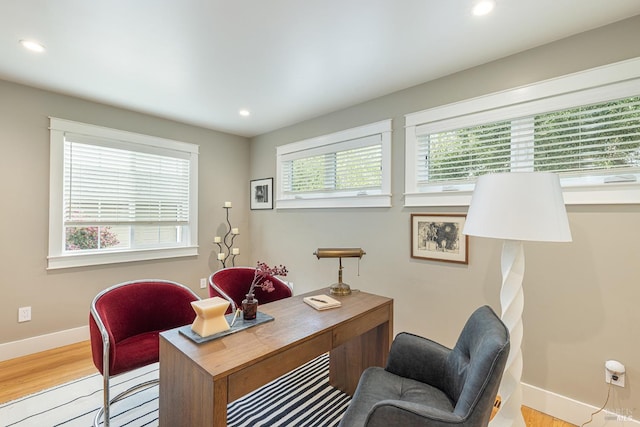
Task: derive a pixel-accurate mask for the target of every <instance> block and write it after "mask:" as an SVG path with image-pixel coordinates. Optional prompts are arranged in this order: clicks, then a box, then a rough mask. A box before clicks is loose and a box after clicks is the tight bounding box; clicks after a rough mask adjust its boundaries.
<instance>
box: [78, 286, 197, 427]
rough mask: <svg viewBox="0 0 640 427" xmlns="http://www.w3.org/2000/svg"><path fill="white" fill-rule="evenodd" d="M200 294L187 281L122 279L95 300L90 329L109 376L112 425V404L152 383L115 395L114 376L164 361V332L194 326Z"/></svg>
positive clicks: (106, 394) (96, 358)
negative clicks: (194, 303)
mask: <svg viewBox="0 0 640 427" xmlns="http://www.w3.org/2000/svg"><path fill="white" fill-rule="evenodd" d="M199 299H200V298H199V297H198V296H197V295H196V294H195V293H194V292H193V291H191V289H189V288H187V287H186V286H184V285H181V284H179V283H175V282H169V281H166V280H156V279H152V280H138V281H133V282H126V283H121V284H118V285H115V286H112V287H110V288H108V289H105V290H104V291H102V292H100V293H99V294H98V295H97V296H96V297H95V298H94V300H93V302H92V304H91V312H90V315H89V332H90V337H91V353H92V356H93V363H94V364H95V366H96V368H98V370H99V371H100V373H101V374H102V376H103V386H104V407H103V408H102V409H100V411H98V413H97V414H96V416H95V419H94V426H97V425H98V423H99V421H100V416H101V415H102V413H103V412H104V426H105V427H108V426H109V406H110V404H111V403H114V402H116V401H118V400H120V399H122V398H123V397H124V396H126V395H127V394H129V393H131V392H132V391H134V390H137V389H140V388H143V387H147V386H149V385H151V384H154V383H156V382H157V380H155V381H149V382H145V383H142V384H139V385H137V386H135V387H134V388H132V389H129V390H126V391H124V392H123V393H120V394H119V395H118V396H116V397H115V398H113V399H110V398H109V379H110V377H112V376H115V375H118V374H121V373H124V372H128V371H131V370H134V369H137V368H141V367H143V366H146V365H149V364H152V363H155V362H158V360H159V337H158V335H159V333H160V332H162V331H165V330H168V329H172V328H176V327H179V326H184V325H187V324H190V323H192V322H193V320H194V319H195V312H194V310H193V308H192V307H191V302H192V301H197V300H199Z"/></svg>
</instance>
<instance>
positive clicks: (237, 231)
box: [231, 228, 240, 234]
mask: <svg viewBox="0 0 640 427" xmlns="http://www.w3.org/2000/svg"><path fill="white" fill-rule="evenodd" d="M231 234H240V230H238V229H237V228H232V229H231Z"/></svg>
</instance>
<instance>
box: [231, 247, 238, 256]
mask: <svg viewBox="0 0 640 427" xmlns="http://www.w3.org/2000/svg"><path fill="white" fill-rule="evenodd" d="M231 253H232V254H233V255H240V248H233V249H231Z"/></svg>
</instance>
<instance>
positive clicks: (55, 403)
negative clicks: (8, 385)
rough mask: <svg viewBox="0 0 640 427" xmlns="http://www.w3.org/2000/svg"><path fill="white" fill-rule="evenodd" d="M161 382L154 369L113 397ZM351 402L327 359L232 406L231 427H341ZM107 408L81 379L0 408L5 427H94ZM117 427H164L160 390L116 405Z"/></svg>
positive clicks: (98, 387)
mask: <svg viewBox="0 0 640 427" xmlns="http://www.w3.org/2000/svg"><path fill="white" fill-rule="evenodd" d="M153 378H158V365H157V364H154V365H150V366H148V367H145V368H141V369H138V370H136V371H133V372H130V373H127V374H122V375H120V376H117V377H115V378H113V379H112V396H115V395H116V394H117V393H119V392H120V391H121V390H125V389H127V388H129V387H131V385H133V384H136V383H141V382H143V381H146V380H149V379H153ZM349 401H350V399H349V396H348V395H346V394H344V393H342V392H341V391H339V390H337V389H334V388H333V387H331V386H330V385H329V356H328V354H324V355H322V356H319V357H317V358H316V359H314V360H312V361H310V362H308V363H307V364H305V365H303V366H301V367H299V368H298V369H296V370H294V371H291V372H289V373H288V374H286V375H284V376H282V377H280V378H278V379H276V380H274V381H272V382H270V383H269V384H266V385H265V386H263V387H261V388H259V389H258V390H256V391H254V392H252V393H250V394H248V395H246V396H244V397H242V398H241V399H238V400H236V401H234V402H231V403H230V404H229V406H228V411H227V412H228V415H227V422H228V425H229V426H234V427H241V426H304V427H313V426H317V427H329V426H336V425H337V424H338V423H339V422H340V418H342V415H343V414H344V411H345V410H346V408H347V405H348V404H349ZM101 403H102V377H101V376H100V375H99V374H96V375H91V376H88V377H84V378H81V379H79V380H77V381H72V382H69V383H66V384H63V385H60V386H58V387H54V388H51V389H48V390H44V391H42V392H39V393H36V394H33V395H31V396H27V397H24V398H22V399H17V400H14V401H12V402H8V403H5V404H2V405H0V427H54V426H64V427H89V426H91V423H92V422H93V417H94V416H95V413H96V411H98V409H99V407H100V406H101ZM111 412H112V414H111V425H112V426H114V427H115V426H127V427H143V426H157V425H158V386H157V385H155V386H153V387H151V388H148V389H146V390H142V391H139V392H137V393H135V394H132V395H130V396H128V397H127V398H125V399H124V400H123V401H120V402H118V403H116V404H114V405H113V406H112V408H111Z"/></svg>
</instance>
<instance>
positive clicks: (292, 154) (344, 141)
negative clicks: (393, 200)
mask: <svg viewBox="0 0 640 427" xmlns="http://www.w3.org/2000/svg"><path fill="white" fill-rule="evenodd" d="M390 133H391V121H390V120H386V121H383V122H378V123H374V124H370V125H365V126H361V127H359V128H353V129H348V130H346V131H341V132H337V133H334V134H330V135H324V136H322V137H317V138H313V139H310V140H305V141H299V142H296V143H292V144H287V145H285V146H280V147H278V150H277V151H278V152H277V168H278V177H279V184H278V187H277V188H278V192H277V196H278V197H277V207H279V208H290V207H296V208H300V207H353V206H389V204H390V146H391V137H390Z"/></svg>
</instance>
